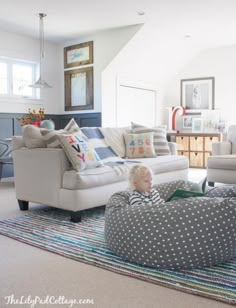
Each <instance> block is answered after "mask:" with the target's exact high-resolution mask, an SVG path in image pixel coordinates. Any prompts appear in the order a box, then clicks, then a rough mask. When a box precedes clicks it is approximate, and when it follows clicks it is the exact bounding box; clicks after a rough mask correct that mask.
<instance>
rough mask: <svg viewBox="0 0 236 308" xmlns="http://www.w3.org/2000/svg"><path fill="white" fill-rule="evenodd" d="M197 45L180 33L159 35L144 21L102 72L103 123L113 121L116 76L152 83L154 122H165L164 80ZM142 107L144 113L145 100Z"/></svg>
mask: <svg viewBox="0 0 236 308" xmlns="http://www.w3.org/2000/svg"><path fill="white" fill-rule="evenodd" d="M200 49H201V46H200V45H198V46H196V45H194V43H193V42H190V41H188V40H186V39H184V38H182V37H176V39H175V40H174V39H173V37H172V38H171V39H170V38H168V37H165V36H163V34H162V31H161V29H157V28H153V27H152V25H151V24H148V23H147V24H144V25H143V27H142V28H140V30H139V31H138V32H137V33H136V34H135V36H134V37H133V38H132V40H130V41H129V42H128V43H127V44H126V45H125V46H124V48H123V49H122V50H121V51H120V52H119V54H118V55H117V56H116V57H115V58H114V59H113V61H111V63H110V64H109V65H108V66H107V67H106V69H105V70H104V71H103V73H102V98H103V100H102V124H103V126H114V124H116V108H117V105H116V104H117V79H119V78H126V79H128V80H133V82H135V83H138V82H139V83H142V84H143V85H145V84H146V85H147V87H148V86H149V85H150V86H151V87H152V88H153V87H155V89H156V91H157V115H156V118H157V124H167V119H166V120H163V119H164V116H165V114H166V113H167V110H165V106H166V102H165V92H166V91H168V83H169V81H170V80H171V79H172V78H173V76H174V75H175V74H176V72H178V71H179V70H180V69H181V68H182V67H183V66H184V65H185V64H186V63H187V62H188V61H189V60H190V59H191V58H192V57H193V56H194V55H195V54H196V53H197V52H199V50H200ZM172 105H173V104H172ZM143 111H144V113H143V116H144V117H145V102H144V103H143ZM124 112H125V111H124Z"/></svg>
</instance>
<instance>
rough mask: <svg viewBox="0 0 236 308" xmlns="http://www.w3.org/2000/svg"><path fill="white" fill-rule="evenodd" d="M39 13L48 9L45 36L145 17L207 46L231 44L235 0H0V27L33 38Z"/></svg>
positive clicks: (166, 33)
mask: <svg viewBox="0 0 236 308" xmlns="http://www.w3.org/2000/svg"><path fill="white" fill-rule="evenodd" d="M138 12H145V15H144V16H140V15H138ZM38 13H46V14H47V17H46V18H45V19H44V28H45V39H46V40H49V41H53V42H58V43H59V42H63V41H68V40H73V39H76V38H78V37H79V36H82V35H84V34H88V33H91V32H94V31H99V30H103V29H109V28H114V27H122V26H127V25H134V24H139V23H146V24H149V25H150V26H152V27H153V28H154V29H156V32H155V33H156V34H157V35H161V36H162V37H166V38H168V40H170V39H171V38H172V37H173V38H175V40H176V38H178V37H179V39H183V38H184V37H185V36H186V35H189V36H191V37H190V38H189V40H192V41H193V42H194V43H199V42H201V45H202V44H205V46H206V47H212V46H214V47H215V46H222V45H231V44H236V0H119V1H118V0H0V30H3V31H9V32H15V33H20V34H24V35H28V36H31V37H36V38H37V37H38V36H39V33H38V32H39V26H38V25H39V18H38V17H37V14H38ZM153 39H154V40H155V37H153Z"/></svg>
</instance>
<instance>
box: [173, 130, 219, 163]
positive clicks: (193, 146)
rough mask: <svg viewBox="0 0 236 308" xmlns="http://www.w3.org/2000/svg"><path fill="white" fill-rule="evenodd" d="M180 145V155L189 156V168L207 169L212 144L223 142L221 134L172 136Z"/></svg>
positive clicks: (179, 134) (182, 134) (181, 134)
mask: <svg viewBox="0 0 236 308" xmlns="http://www.w3.org/2000/svg"><path fill="white" fill-rule="evenodd" d="M171 135H172V138H174V141H175V142H176V143H177V144H178V154H179V155H184V156H187V157H188V159H189V167H191V168H206V167H207V158H208V157H209V156H210V155H211V152H212V143H213V142H217V141H221V138H222V135H221V134H220V133H178V134H171Z"/></svg>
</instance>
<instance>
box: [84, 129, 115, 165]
mask: <svg viewBox="0 0 236 308" xmlns="http://www.w3.org/2000/svg"><path fill="white" fill-rule="evenodd" d="M80 130H81V132H82V133H83V134H84V135H85V136H86V137H87V138H88V140H89V141H90V142H91V143H92V144H93V146H94V149H95V151H96V152H97V154H98V156H99V157H100V159H102V160H105V159H109V158H111V157H118V155H117V154H116V153H115V151H113V149H112V148H111V147H110V146H109V145H108V144H107V142H106V141H105V138H104V135H103V134H102V132H101V131H100V129H99V128H98V127H82V128H81V129H80Z"/></svg>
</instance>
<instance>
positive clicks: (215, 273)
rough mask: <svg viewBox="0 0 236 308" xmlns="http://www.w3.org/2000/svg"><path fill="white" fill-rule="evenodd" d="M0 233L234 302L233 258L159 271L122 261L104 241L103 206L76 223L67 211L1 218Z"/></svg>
mask: <svg viewBox="0 0 236 308" xmlns="http://www.w3.org/2000/svg"><path fill="white" fill-rule="evenodd" d="M0 234H3V235H6V236H9V237H11V238H14V239H16V240H18V241H21V242H24V243H26V244H29V245H33V246H36V247H39V248H41V249H45V250H47V251H50V252H54V253H57V254H59V255H62V256H65V257H67V258H71V259H74V260H76V261H81V262H85V263H88V264H91V265H95V266H98V267H101V268H104V269H107V270H110V271H113V272H116V273H119V274H123V275H127V276H130V277H133V278H138V279H141V280H145V281H147V282H151V283H155V284H158V285H162V286H165V287H169V288H172V289H176V290H179V291H183V292H187V293H191V294H195V295H200V296H203V297H207V298H210V299H214V300H218V301H222V302H225V303H228V304H232V305H235V304H236V259H234V260H232V261H230V262H226V263H223V264H221V265H219V266H214V267H211V268H205V269H196V270H191V271H167V270H165V271H160V270H156V269H152V268H148V267H144V266H139V265H137V264H133V263H131V262H127V261H124V260H122V259H121V258H119V257H117V256H115V255H114V254H113V253H112V252H111V251H110V250H109V249H108V248H107V247H106V244H105V242H104V237H103V234H104V208H97V209H93V210H88V211H84V215H83V218H82V222H81V223H78V224H75V223H72V222H70V216H69V213H68V212H66V211H62V210H57V209H45V210H36V211H32V212H30V213H29V214H26V215H24V216H20V217H16V218H14V219H8V220H5V221H1V222H0Z"/></svg>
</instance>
